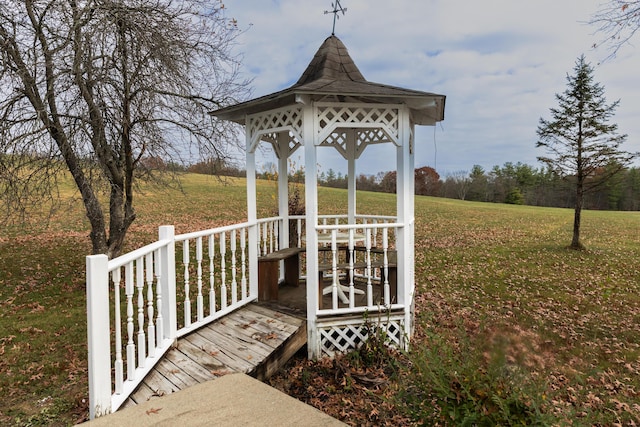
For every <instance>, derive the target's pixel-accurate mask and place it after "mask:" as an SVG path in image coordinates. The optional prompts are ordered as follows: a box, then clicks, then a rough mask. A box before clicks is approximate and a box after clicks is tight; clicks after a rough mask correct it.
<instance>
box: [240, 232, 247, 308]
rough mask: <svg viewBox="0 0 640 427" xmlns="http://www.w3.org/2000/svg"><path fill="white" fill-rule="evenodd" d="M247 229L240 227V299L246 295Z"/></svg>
mask: <svg viewBox="0 0 640 427" xmlns="http://www.w3.org/2000/svg"><path fill="white" fill-rule="evenodd" d="M246 248H247V229H246V228H244V227H242V228H241V229H240V252H241V265H240V270H241V271H242V279H241V281H240V292H241V293H242V298H240V299H241V300H243V299H245V298H246V297H247V272H246V270H247V254H246Z"/></svg>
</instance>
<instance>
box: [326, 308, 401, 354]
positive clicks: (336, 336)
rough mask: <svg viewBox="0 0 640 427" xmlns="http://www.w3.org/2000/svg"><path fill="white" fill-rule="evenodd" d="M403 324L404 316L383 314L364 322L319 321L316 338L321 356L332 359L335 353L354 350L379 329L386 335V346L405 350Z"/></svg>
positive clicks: (358, 320) (357, 320)
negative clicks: (318, 340)
mask: <svg viewBox="0 0 640 427" xmlns="http://www.w3.org/2000/svg"><path fill="white" fill-rule="evenodd" d="M404 323H405V322H404V315H397V314H396V315H391V316H389V315H388V314H384V313H383V314H380V315H379V316H378V315H376V316H371V315H370V316H369V317H368V319H367V320H366V322H365V319H364V318H363V317H361V318H358V319H339V320H338V319H335V318H334V319H332V320H331V321H328V322H321V321H319V322H318V337H319V339H320V352H321V355H322V356H325V355H326V356H329V357H333V356H334V355H335V354H336V353H337V352H341V353H344V352H348V351H351V350H355V349H357V348H359V347H360V346H361V345H362V343H364V342H365V341H366V340H367V338H368V337H369V334H370V333H375V331H376V330H380V329H382V330H383V331H384V332H385V333H386V338H387V344H388V345H390V346H393V347H398V348H405V347H406V344H407V339H408V338H407V334H406V333H405V331H406V329H405V324H404Z"/></svg>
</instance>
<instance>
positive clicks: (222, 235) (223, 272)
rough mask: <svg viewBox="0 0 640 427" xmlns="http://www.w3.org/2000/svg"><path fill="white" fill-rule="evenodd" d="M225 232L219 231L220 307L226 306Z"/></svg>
mask: <svg viewBox="0 0 640 427" xmlns="http://www.w3.org/2000/svg"><path fill="white" fill-rule="evenodd" d="M226 238H227V237H226V233H225V232H224V231H223V232H222V233H220V308H221V309H225V308H227V266H226V262H225V253H226Z"/></svg>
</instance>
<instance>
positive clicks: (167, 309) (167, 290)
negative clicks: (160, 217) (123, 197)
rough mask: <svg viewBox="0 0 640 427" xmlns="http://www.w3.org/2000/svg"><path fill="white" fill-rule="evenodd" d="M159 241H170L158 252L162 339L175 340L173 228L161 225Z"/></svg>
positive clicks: (174, 247)
mask: <svg viewBox="0 0 640 427" xmlns="http://www.w3.org/2000/svg"><path fill="white" fill-rule="evenodd" d="M158 237H159V239H160V240H165V239H167V240H170V241H171V242H170V243H169V244H167V246H165V247H164V248H163V249H161V250H160V264H161V270H162V271H161V275H160V280H161V282H162V283H161V288H162V295H163V297H162V318H163V320H164V321H163V323H164V325H163V326H164V332H163V337H164V338H169V339H171V340H173V341H175V340H176V336H177V331H178V313H177V304H176V244H175V228H174V227H173V225H163V226H161V227H160V228H159V229H158Z"/></svg>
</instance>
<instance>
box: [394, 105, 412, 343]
mask: <svg viewBox="0 0 640 427" xmlns="http://www.w3.org/2000/svg"><path fill="white" fill-rule="evenodd" d="M398 121H399V123H400V126H399V137H400V138H399V139H400V146H399V147H398V148H397V167H396V171H397V180H396V186H397V187H396V194H397V198H396V200H397V216H398V221H399V222H401V223H402V224H403V227H401V228H400V229H398V238H397V242H396V244H397V250H398V256H397V262H398V279H397V280H398V293H397V298H398V301H397V302H398V303H400V304H407V303H408V302H410V301H411V299H410V296H409V292H410V289H411V288H412V285H411V284H409V283H408V282H409V279H410V277H411V275H410V274H409V270H410V269H411V268H412V267H413V264H412V263H413V256H412V254H413V250H412V247H411V243H412V239H411V236H410V234H411V231H410V230H411V229H412V227H411V224H412V222H413V217H414V214H413V199H414V194H413V190H414V171H413V159H412V157H413V150H412V147H411V143H412V141H411V132H410V123H409V112H408V111H407V109H406V108H401V109H400V110H399V112H398ZM410 331H411V317H410V307H405V333H406V334H407V337H408V338H409V334H410ZM406 345H407V341H405V346H406Z"/></svg>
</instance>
